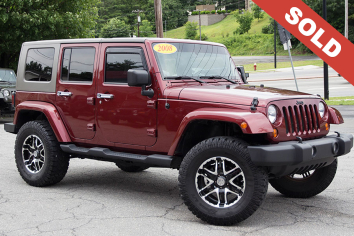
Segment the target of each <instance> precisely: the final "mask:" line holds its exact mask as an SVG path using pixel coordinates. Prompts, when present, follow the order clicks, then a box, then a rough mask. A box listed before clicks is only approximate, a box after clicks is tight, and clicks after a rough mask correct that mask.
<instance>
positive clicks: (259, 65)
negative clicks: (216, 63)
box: [243, 60, 323, 73]
mask: <svg viewBox="0 0 354 236" xmlns="http://www.w3.org/2000/svg"><path fill="white" fill-rule="evenodd" d="M293 63H294V67H299V66H309V65H313V66H323V61H322V60H310V61H294V62H293ZM243 66H244V67H245V70H246V71H247V72H251V73H252V72H254V67H253V66H254V64H246V65H243ZM288 67H291V62H290V61H289V62H277V69H280V68H288ZM271 69H274V63H257V71H262V70H271Z"/></svg>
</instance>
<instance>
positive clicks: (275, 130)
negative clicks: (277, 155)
mask: <svg viewBox="0 0 354 236" xmlns="http://www.w3.org/2000/svg"><path fill="white" fill-rule="evenodd" d="M273 137H274V138H276V137H278V130H277V129H273Z"/></svg>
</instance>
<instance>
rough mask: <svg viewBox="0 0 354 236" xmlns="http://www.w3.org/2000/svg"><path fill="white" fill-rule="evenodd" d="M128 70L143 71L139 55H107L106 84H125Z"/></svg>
mask: <svg viewBox="0 0 354 236" xmlns="http://www.w3.org/2000/svg"><path fill="white" fill-rule="evenodd" d="M129 69H138V70H144V63H143V61H142V57H141V54H137V53H107V54H106V73H105V82H106V83H127V71H128V70H129Z"/></svg>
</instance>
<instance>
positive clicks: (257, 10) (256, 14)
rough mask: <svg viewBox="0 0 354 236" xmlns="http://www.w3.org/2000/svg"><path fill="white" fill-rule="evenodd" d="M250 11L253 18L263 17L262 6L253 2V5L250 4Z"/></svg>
mask: <svg viewBox="0 0 354 236" xmlns="http://www.w3.org/2000/svg"><path fill="white" fill-rule="evenodd" d="M252 12H253V16H254V18H257V19H258V21H259V19H262V18H263V17H264V12H263V11H262V8H260V7H259V6H258V5H257V4H255V3H253V5H252Z"/></svg>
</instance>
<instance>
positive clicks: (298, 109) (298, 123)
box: [283, 105, 321, 135]
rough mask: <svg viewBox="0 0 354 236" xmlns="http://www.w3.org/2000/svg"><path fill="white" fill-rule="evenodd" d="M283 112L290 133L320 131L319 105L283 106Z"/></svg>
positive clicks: (287, 131)
mask: <svg viewBox="0 0 354 236" xmlns="http://www.w3.org/2000/svg"><path fill="white" fill-rule="evenodd" d="M283 114H284V120H285V127H286V133H287V134H288V135H290V134H297V135H301V134H307V133H309V134H310V133H316V132H320V120H321V117H320V115H319V113H318V109H317V105H300V106H298V105H295V106H283Z"/></svg>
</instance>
